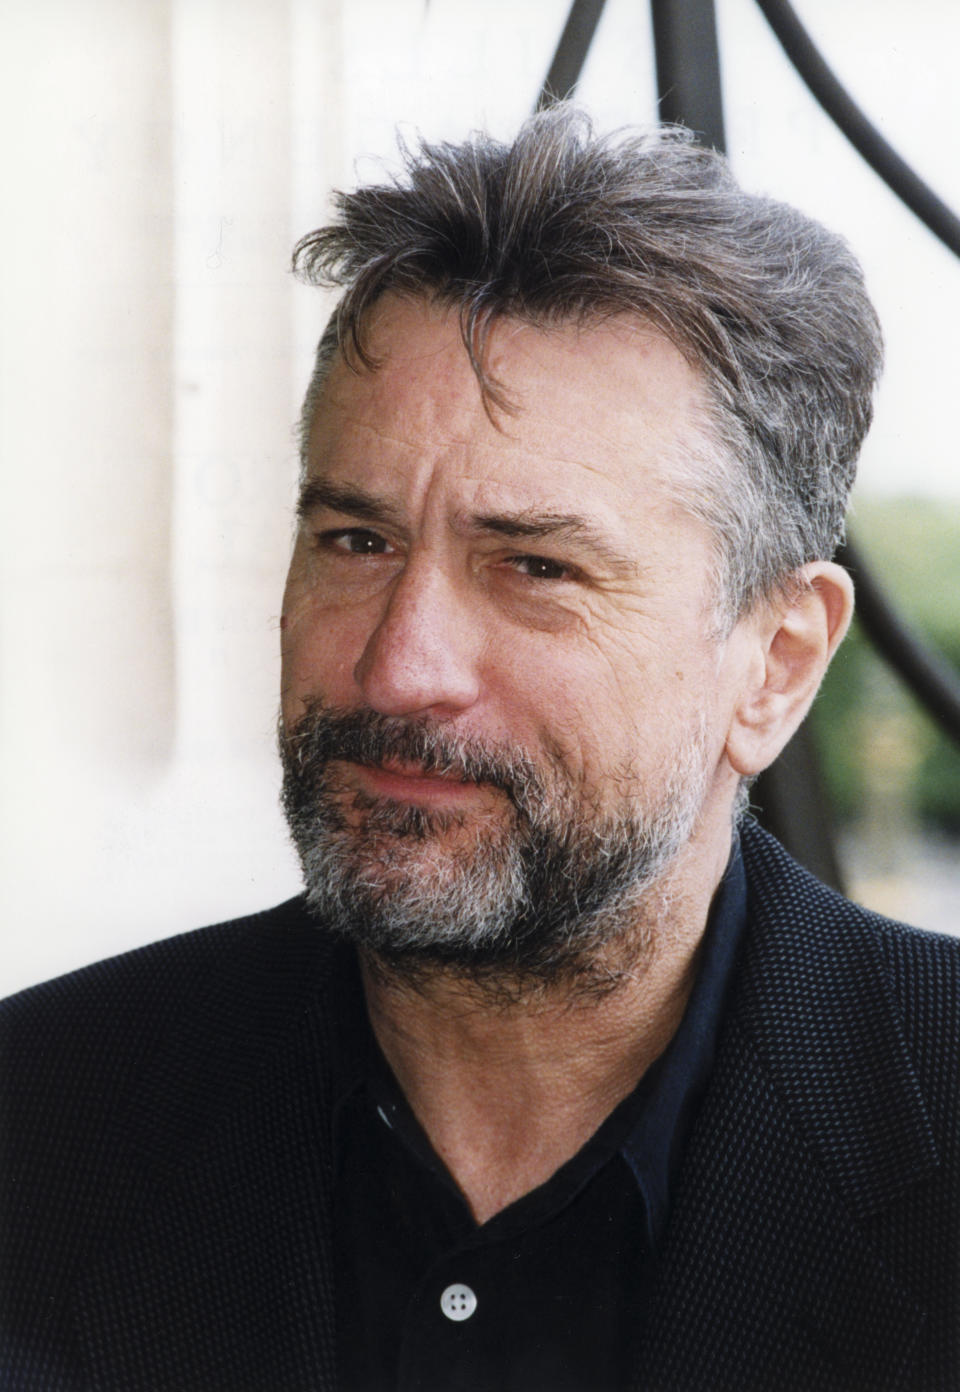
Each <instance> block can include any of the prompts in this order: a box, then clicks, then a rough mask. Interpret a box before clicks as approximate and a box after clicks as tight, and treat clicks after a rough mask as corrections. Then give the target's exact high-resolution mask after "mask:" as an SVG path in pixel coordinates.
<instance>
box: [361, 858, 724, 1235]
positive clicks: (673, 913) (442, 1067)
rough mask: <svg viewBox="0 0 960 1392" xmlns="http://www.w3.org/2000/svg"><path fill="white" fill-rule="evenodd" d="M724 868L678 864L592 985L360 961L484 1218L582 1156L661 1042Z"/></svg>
mask: <svg viewBox="0 0 960 1392" xmlns="http://www.w3.org/2000/svg"><path fill="white" fill-rule="evenodd" d="M727 849H728V847H727ZM725 864H726V850H725V851H724V853H723V856H722V858H720V857H719V856H718V857H717V858H716V859H715V861H714V863H712V864H711V866H710V869H709V872H708V873H706V874H705V875H702V876H700V877H699V881H700V882H699V884H698V883H697V882H696V881H697V878H698V877H691V876H690V875H689V874H684V873H683V871H684V869H685V868H687V869H689V867H685V866H684V865H682V864H679V863H678V865H677V867H676V871H675V873H673V874H672V875H671V877H670V878H671V883H670V885H669V886H668V887H666V886H665V887H661V893H660V894H658V895H657V896H656V899H655V901H654V902H655V903H656V909H655V910H654V911H652V913H651V910H650V904H651V900H649V899H648V901H647V905H648V911H647V914H646V917H645V918H644V920H643V921H642V922H641V921H640V916H639V914H638V915H637V922H636V923H635V924H633V925H632V930H627V931H625V932H622V933H620V934H618V939H617V947H616V951H615V954H607V960H597V961H594V962H592V963H591V964H590V966H591V970H590V972H589V980H590V982H591V983H592V986H591V988H590V989H586V990H585V989H584V988H583V985H582V981H581V982H579V983H578V982H577V981H575V980H574V979H572V978H571V979H567V980H561V981H559V982H554V983H550V984H545V985H533V986H531V985H530V984H528V983H523V982H518V981H509V982H507V981H503V980H500V981H497V982H489V981H487V982H484V981H478V980H477V979H475V978H472V977H466V976H464V975H460V974H458V973H457V972H455V971H453V970H451V969H442V970H441V969H436V970H431V971H429V972H425V973H423V974H421V975H418V976H416V977H407V976H401V975H398V974H396V973H393V972H391V971H390V969H389V968H388V967H385V966H384V965H383V964H382V963H380V962H377V961H375V960H373V959H367V960H366V961H365V962H364V989H365V993H366V998H367V1008H368V1011H369V1015H370V1021H371V1024H372V1027H373V1030H374V1033H375V1034H376V1037H377V1040H378V1043H379V1044H380V1047H381V1049H382V1051H383V1053H384V1056H385V1057H386V1059H387V1061H388V1063H389V1064H390V1067H391V1068H392V1069H393V1072H394V1074H395V1075H396V1078H397V1080H398V1082H399V1084H400V1086H401V1088H402V1089H403V1092H404V1094H405V1095H406V1097H407V1100H408V1101H409V1103H410V1105H411V1107H412V1109H413V1111H414V1114H415V1115H416V1117H417V1119H418V1121H419V1122H420V1124H421V1126H422V1127H423V1128H424V1130H425V1131H426V1133H427V1135H428V1136H429V1138H430V1141H431V1143H432V1145H433V1147H434V1149H435V1150H436V1152H437V1154H438V1155H439V1156H440V1158H441V1159H442V1160H443V1162H444V1164H445V1165H446V1166H447V1168H448V1170H449V1171H450V1173H451V1175H452V1176H453V1178H454V1180H455V1181H456V1183H457V1184H458V1186H459V1188H460V1190H461V1192H462V1193H463V1195H464V1198H465V1199H466V1201H467V1203H468V1204H469V1206H470V1209H471V1211H472V1213H473V1215H474V1217H475V1218H476V1220H477V1222H480V1223H482V1222H485V1221H486V1220H487V1219H488V1218H490V1217H492V1216H493V1215H494V1214H495V1213H497V1212H499V1210H500V1209H502V1208H504V1207H506V1206H507V1204H509V1203H512V1202H513V1201H514V1200H515V1199H517V1198H519V1197H521V1196H522V1195H523V1194H525V1193H527V1192H529V1191H530V1190H531V1189H534V1188H536V1187H537V1186H538V1185H539V1184H542V1183H543V1182H544V1181H545V1180H546V1179H548V1178H549V1177H550V1175H552V1174H553V1173H554V1172H555V1171H556V1170H557V1169H558V1168H559V1166H560V1165H562V1164H563V1163H564V1162H565V1161H566V1160H568V1159H569V1158H570V1157H571V1156H572V1155H574V1154H576V1152H577V1151H578V1150H579V1149H580V1147H581V1146H582V1145H583V1144H584V1143H585V1142H586V1141H587V1140H588V1139H589V1137H590V1136H591V1135H592V1134H593V1132H594V1131H595V1130H596V1129H597V1127H598V1126H599V1125H600V1123H601V1122H602V1121H603V1120H604V1119H605V1117H607V1116H608V1115H609V1113H610V1112H611V1111H612V1110H613V1108H614V1107H615V1106H616V1105H617V1103H618V1102H620V1101H621V1100H622V1099H623V1098H624V1097H626V1096H627V1095H628V1094H629V1093H630V1092H631V1091H632V1090H633V1088H634V1087H635V1086H636V1084H637V1082H638V1081H639V1079H640V1078H641V1077H642V1076H643V1074H644V1073H645V1072H646V1070H647V1069H648V1068H649V1067H650V1065H651V1064H652V1063H653V1062H654V1060H655V1059H656V1058H658V1057H659V1055H660V1054H661V1053H662V1052H663V1050H664V1049H665V1048H666V1046H667V1044H668V1043H669V1041H670V1039H671V1038H672V1036H673V1034H674V1032H675V1031H676V1028H677V1026H678V1025H679V1023H680V1020H681V1018H682V1016H683V1012H684V1010H685V1008H686V1004H687V1000H688V998H689V995H690V990H691V988H692V985H693V981H694V978H695V975H696V959H697V948H698V946H699V944H700V941H701V939H702V936H703V930H704V927H705V925H706V921H707V915H708V912H709V907H710V901H711V899H712V897H713V893H714V890H715V889H716V886H717V884H718V883H719V880H720V877H721V876H722V874H723V869H724V867H725ZM664 889H666V891H667V892H663V891H664ZM652 917H653V918H655V921H651V918H652ZM600 982H603V983H604V986H603V987H602V988H601V987H600V986H599V984H598V983H600Z"/></svg>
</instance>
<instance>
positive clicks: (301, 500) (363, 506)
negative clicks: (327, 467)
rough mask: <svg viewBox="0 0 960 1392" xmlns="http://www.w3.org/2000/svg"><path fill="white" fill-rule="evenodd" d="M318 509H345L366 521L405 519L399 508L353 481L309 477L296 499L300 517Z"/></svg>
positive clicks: (343, 510)
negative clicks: (343, 481) (344, 482)
mask: <svg viewBox="0 0 960 1392" xmlns="http://www.w3.org/2000/svg"><path fill="white" fill-rule="evenodd" d="M317 508H329V509H330V510H331V512H343V513H346V514H347V515H348V516H349V517H359V518H361V519H362V520H363V521H364V522H381V523H392V524H393V525H394V526H397V525H399V523H400V522H401V521H402V518H401V514H400V509H399V508H396V507H394V506H393V504H392V503H389V502H387V500H386V499H385V498H378V497H377V496H376V494H375V493H368V492H367V491H366V489H365V488H358V487H356V486H355V485H352V484H342V483H332V482H331V481H330V480H329V479H322V478H312V479H306V480H305V481H304V483H303V484H302V486H301V488H300V494H299V497H298V498H297V516H298V517H299V518H300V519H301V521H302V520H303V519H304V518H305V517H308V516H309V515H310V513H311V512H314V511H315V510H316V509H317Z"/></svg>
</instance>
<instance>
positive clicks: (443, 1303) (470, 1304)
mask: <svg viewBox="0 0 960 1392" xmlns="http://www.w3.org/2000/svg"><path fill="white" fill-rule="evenodd" d="M476 1308H477V1297H476V1296H475V1295H474V1293H473V1291H472V1290H471V1289H470V1287H469V1286H460V1285H456V1286H447V1288H446V1290H445V1291H444V1292H443V1294H442V1295H441V1297H440V1309H441V1310H442V1311H443V1313H444V1314H445V1315H446V1317H447V1319H449V1320H468V1319H469V1318H470V1316H471V1315H472V1314H473V1312H474V1310H475V1309H476Z"/></svg>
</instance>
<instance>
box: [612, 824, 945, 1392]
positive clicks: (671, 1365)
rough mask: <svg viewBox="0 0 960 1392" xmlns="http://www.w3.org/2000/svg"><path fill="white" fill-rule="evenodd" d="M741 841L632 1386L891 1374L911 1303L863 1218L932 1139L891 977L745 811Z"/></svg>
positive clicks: (848, 918)
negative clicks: (729, 934)
mask: <svg viewBox="0 0 960 1392" xmlns="http://www.w3.org/2000/svg"><path fill="white" fill-rule="evenodd" d="M744 853H745V858H746V860H747V870H748V878H749V883H750V889H751V902H750V927H749V929H748V941H747V945H746V950H745V956H744V961H743V964H742V969H741V971H740V973H739V983H738V987H737V989H736V992H735V998H734V999H733V1001H732V1002H731V1005H730V1010H729V1014H728V1018H727V1023H726V1025H725V1028H724V1032H723V1038H722V1042H721V1046H720V1051H719V1055H718V1059H717V1064H716V1068H715V1071H714V1076H713V1078H712V1080H711V1083H710V1086H709V1088H708V1091H707V1095H706V1098H705V1100H704V1104H703V1107H702V1109H701V1113H700V1115H699V1116H698V1119H697V1123H696V1126H695V1128H694V1133H693V1136H692V1137H691V1141H690V1145H689V1149H688V1153H687V1157H686V1159H685V1162H684V1167H683V1171H682V1175H681V1178H680V1182H679V1186H678V1192H677V1194H676V1196H675V1200H674V1205H673V1215H672V1219H671V1223H670V1226H669V1228H668V1232H667V1238H666V1245H665V1250H664V1253H663V1261H662V1265H661V1269H660V1274H659V1280H658V1284H657V1288H656V1292H655V1294H654V1297H653V1302H652V1306H651V1310H650V1312H649V1322H648V1323H647V1329H648V1331H649V1335H648V1339H647V1344H646V1349H645V1352H644V1357H643V1360H642V1364H641V1368H640V1379H639V1382H638V1386H640V1387H646V1388H653V1389H656V1392H666V1389H670V1388H676V1389H678V1392H679V1389H682V1390H683V1392H696V1389H701V1388H702V1389H704V1390H706V1389H710V1392H718V1390H719V1389H726V1388H729V1389H731V1392H733V1390H734V1389H736V1392H749V1389H756V1392H761V1389H762V1390H763V1392H769V1389H772V1388H776V1389H778V1392H785V1390H786V1389H797V1392H801V1389H802V1390H803V1392H807V1389H810V1388H813V1387H816V1388H817V1389H818V1392H827V1389H837V1392H839V1390H840V1389H843V1392H851V1389H858V1388H862V1389H864V1392H866V1390H867V1389H870V1392H893V1390H894V1389H905V1388H907V1387H909V1385H910V1382H909V1368H910V1358H911V1351H912V1349H913V1346H914V1343H915V1341H916V1338H917V1336H918V1334H919V1332H920V1330H921V1328H922V1325H923V1322H924V1311H923V1310H922V1309H921V1308H920V1307H919V1305H918V1303H917V1302H916V1300H915V1299H914V1297H913V1296H912V1295H911V1293H910V1291H909V1290H908V1289H906V1288H905V1286H904V1284H903V1282H902V1281H901V1279H900V1277H899V1275H898V1273H897V1272H896V1271H894V1270H890V1269H888V1267H887V1265H886V1264H885V1263H884V1261H883V1259H882V1258H881V1255H880V1253H879V1249H878V1246H877V1245H875V1240H876V1232H875V1225H876V1224H877V1223H882V1220H883V1212H884V1209H885V1208H887V1207H888V1206H889V1205H891V1204H894V1203H895V1201H896V1198H897V1196H898V1195H899V1194H902V1193H903V1192H904V1191H905V1190H906V1189H907V1188H908V1187H909V1186H911V1185H914V1184H917V1183H921V1182H923V1180H924V1179H925V1178H926V1177H928V1176H929V1175H931V1173H932V1172H933V1171H934V1170H935V1169H936V1166H937V1156H936V1150H935V1147H934V1144H933V1140H932V1136H931V1131H930V1126H929V1122H928V1120H927V1117H926V1113H925V1109H924V1105H923V1102H922V1099H921V1096H920V1092H919V1088H918V1085H917V1081H916V1077H915V1074H914V1070H913V1067H912V1064H911V1062H910V1059H909V1056H908V1053H907V1050H906V1045H905V1042H904V1039H903V1036H902V1031H901V1028H900V1025H899V1021H898V1019H897V1016H896V1012H895V1008H894V1003H893V1000H892V994H891V988H890V984H889V981H888V979H887V976H886V973H885V971H884V968H883V963H882V959H881V958H880V954H879V952H878V951H877V950H876V948H875V946H874V945H873V944H872V942H871V941H870V940H869V938H867V937H866V936H865V935H864V932H863V928H862V915H861V914H860V911H858V910H856V909H854V908H853V906H851V905H849V904H847V903H846V901H844V900H842V899H840V898H838V897H837V896H834V895H832V894H830V892H829V891H826V890H824V889H823V887H822V886H820V885H819V884H818V883H817V882H816V881H814V880H812V879H810V878H809V877H808V876H806V875H805V874H804V872H801V871H800V870H799V868H798V867H796V866H795V865H794V864H793V862H792V861H791V860H790V859H789V857H787V856H786V855H785V854H784V853H783V852H782V851H781V849H780V848H779V847H778V846H777V845H776V843H772V842H770V841H769V839H768V838H766V837H764V836H763V835H762V834H761V833H758V832H756V831H755V830H751V831H748V832H747V834H746V836H745V844H744ZM858 918H859V919H860V920H861V922H860V923H856V926H855V920H857V919H858ZM852 930H853V931H852Z"/></svg>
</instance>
